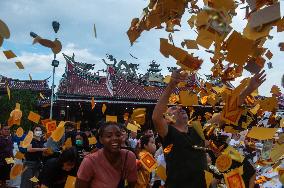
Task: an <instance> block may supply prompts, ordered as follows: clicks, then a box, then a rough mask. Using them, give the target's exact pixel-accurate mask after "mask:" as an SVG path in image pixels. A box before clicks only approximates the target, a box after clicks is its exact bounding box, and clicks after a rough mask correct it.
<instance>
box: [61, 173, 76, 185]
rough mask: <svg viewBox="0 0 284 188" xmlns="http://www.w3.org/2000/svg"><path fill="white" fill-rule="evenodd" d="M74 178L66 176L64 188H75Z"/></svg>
mask: <svg viewBox="0 0 284 188" xmlns="http://www.w3.org/2000/svg"><path fill="white" fill-rule="evenodd" d="M75 183H76V177H74V176H68V177H67V180H66V183H65V186H64V188H75Z"/></svg>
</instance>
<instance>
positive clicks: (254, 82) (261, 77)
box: [248, 70, 266, 92]
mask: <svg viewBox="0 0 284 188" xmlns="http://www.w3.org/2000/svg"><path fill="white" fill-rule="evenodd" d="M265 80H266V74H265V71H264V70H263V71H261V72H258V73H256V74H255V75H254V76H253V77H252V78H251V80H250V83H249V85H248V89H250V91H251V92H253V91H254V90H256V89H257V88H258V87H259V86H260V85H261V84H262V83H263V82H265Z"/></svg>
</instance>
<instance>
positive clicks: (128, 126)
mask: <svg viewBox="0 0 284 188" xmlns="http://www.w3.org/2000/svg"><path fill="white" fill-rule="evenodd" d="M126 128H127V129H128V130H130V131H132V132H136V133H137V130H138V129H140V127H139V126H138V125H137V124H136V125H134V124H132V123H128V124H127V126H126Z"/></svg>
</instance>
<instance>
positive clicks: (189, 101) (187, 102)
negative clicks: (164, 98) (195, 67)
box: [179, 91, 198, 106]
mask: <svg viewBox="0 0 284 188" xmlns="http://www.w3.org/2000/svg"><path fill="white" fill-rule="evenodd" d="M179 100H180V103H181V104H182V105H183V106H192V105H198V97H197V95H196V94H192V93H191V94H189V92H188V91H180V92H179Z"/></svg>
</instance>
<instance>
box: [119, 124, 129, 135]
mask: <svg viewBox="0 0 284 188" xmlns="http://www.w3.org/2000/svg"><path fill="white" fill-rule="evenodd" d="M120 129H121V130H124V131H125V132H126V133H128V129H127V128H126V126H124V125H120Z"/></svg>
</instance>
